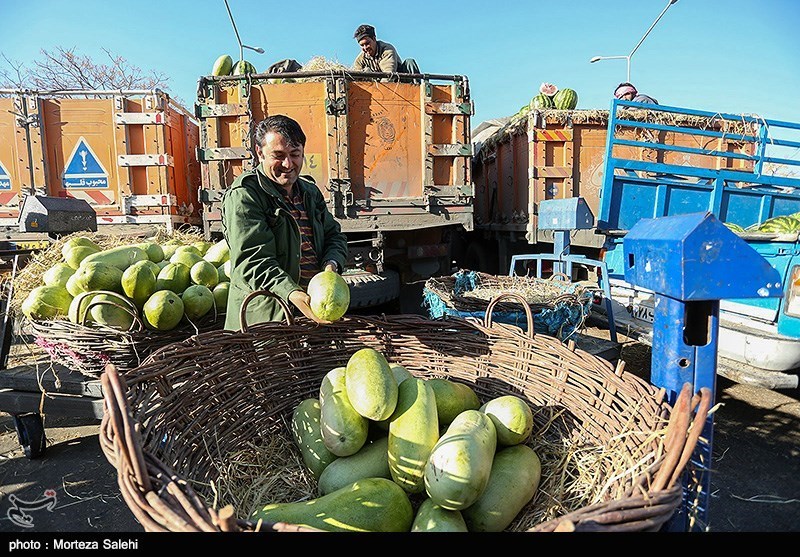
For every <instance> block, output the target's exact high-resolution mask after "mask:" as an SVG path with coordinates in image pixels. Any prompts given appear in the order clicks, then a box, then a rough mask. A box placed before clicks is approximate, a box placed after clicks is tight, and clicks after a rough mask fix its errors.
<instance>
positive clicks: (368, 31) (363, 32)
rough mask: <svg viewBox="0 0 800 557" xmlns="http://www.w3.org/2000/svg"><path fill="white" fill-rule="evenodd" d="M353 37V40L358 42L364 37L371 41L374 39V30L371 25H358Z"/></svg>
mask: <svg viewBox="0 0 800 557" xmlns="http://www.w3.org/2000/svg"><path fill="white" fill-rule="evenodd" d="M353 37H354V38H355V40H357V41H360V40H361V39H363V38H364V37H369V38H371V39H374V38H375V28H374V27H373V26H372V25H367V24H366V23H365V24H364V25H359V26H358V28H357V29H356V32H355V33H353Z"/></svg>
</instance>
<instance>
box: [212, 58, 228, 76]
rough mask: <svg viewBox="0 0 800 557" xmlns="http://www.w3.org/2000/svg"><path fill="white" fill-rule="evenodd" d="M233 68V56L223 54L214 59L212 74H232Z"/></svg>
mask: <svg viewBox="0 0 800 557" xmlns="http://www.w3.org/2000/svg"><path fill="white" fill-rule="evenodd" d="M231 69H233V58H231V57H230V55H229V54H223V55H222V56H220V57H219V58H217V59H216V61H214V66H213V67H212V68H211V75H215V76H220V75H230V73H231Z"/></svg>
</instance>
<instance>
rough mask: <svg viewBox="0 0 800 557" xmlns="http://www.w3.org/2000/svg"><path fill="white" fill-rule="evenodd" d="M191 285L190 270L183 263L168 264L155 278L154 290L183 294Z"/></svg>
mask: <svg viewBox="0 0 800 557" xmlns="http://www.w3.org/2000/svg"><path fill="white" fill-rule="evenodd" d="M191 284H192V276H191V269H190V268H189V267H187V266H186V265H184V264H183V263H168V264H166V265H165V266H164V268H163V269H161V271H159V273H158V276H157V277H156V290H157V291H158V290H171V291H172V292H174V293H175V294H183V291H184V290H186V289H187V288H188V287H189V285H191Z"/></svg>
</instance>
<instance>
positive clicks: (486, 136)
mask: <svg viewBox="0 0 800 557" xmlns="http://www.w3.org/2000/svg"><path fill="white" fill-rule="evenodd" d="M631 117H632V118H633V119H638V118H645V117H647V116H646V115H645V114H643V111H640V112H639V114H636V113H634V114H633V115H632V116H631ZM675 118H677V119H678V120H681V121H675V122H672V123H674V124H676V125H683V126H690V127H697V128H704V129H713V128H715V126H718V123H717V122H715V121H713V120H711V119H705V118H702V119H701V118H691V119H688V118H687V117H682V116H681V115H675ZM478 128H482V130H483V131H482V132H479V130H478V129H476V131H475V137H476V138H479V139H480V138H482V140H481V141H480V142H479V144H478V146H477V149H476V151H477V152H476V156H475V166H474V168H473V178H474V181H475V208H474V215H475V233H474V235H473V237H472V238H470V239H469V240H468V242H469V244H470V245H469V247H468V248H467V255H466V256H465V257H466V260H465V266H470V265H472V266H476V268H477V267H481V268H488V269H490V271H491V272H501V273H503V274H505V273H507V272H508V268H509V267H508V266H509V264H510V260H511V256H512V255H516V254H520V253H535V252H543V251H550V249H551V248H550V244H551V243H552V242H553V231H552V230H540V229H539V228H538V223H537V214H538V204H539V202H541V201H544V200H548V199H565V198H569V197H582V198H584V199H585V200H586V203H587V205H588V206H589V208H590V209H591V210H592V212H593V214H594V215H595V217H597V216H598V214H599V208H600V194H601V191H602V188H603V171H604V155H605V148H606V140H607V134H608V111H607V110H531V111H530V112H523V113H521V114H517V115H515V116H514V117H511V118H509V119H503V120H501V121H500V122H499V123H496V124H495V125H494V126H493V127H492V126H479V127H478ZM625 133H630V134H631V137H630V138H628V139H637V140H639V141H647V140H648V138H647V137H646V133H651V132H650V130H644V131H643V130H636V131H629V132H628V131H626V132H625ZM643 133H644V135H643ZM661 133H663V134H665V137H663V138H661V141H663V142H665V143H668V144H674V145H685V146H689V147H701V146H700V145H697V144H696V141H697V137H696V136H695V137H690V136H687V135H686V134H676V133H672V132H661ZM634 135H635V137H634ZM713 141H714V142H715V143H716V142H717V141H718V140H716V139H714V140H713ZM715 148H716V149H717V150H719V151H727V152H746V153H749V154H752V152H753V149H754V146H753V144H751V143H743V142H740V141H733V140H730V139H722V140H719V144H718V145H716V146H715ZM625 149H628V150H631V151H635V152H633V153H628V154H626V155H625V156H626V157H630V158H638V159H640V160H647V159H648V157H653V156H656V150H655V149H653V150H650V149H641V148H639V149H637V148H634V147H625ZM621 156H622V155H621ZM658 156H660V157H667V159H668V160H665V161H663V162H667V163H671V164H684V165H690V166H707V165H708V164H709V163H708V157H702V156H699V155H692V154H687V153H681V152H674V153H673V152H664V151H663V150H662V151H659V155H658ZM669 159H671V160H669ZM715 164H719V165H722V164H724V165H727V167H728V168H731V169H736V168H743V165H747V164H752V163H747V162H746V161H742V160H741V159H735V158H727V159H722V158H720V159H718V160H717V162H716V163H715ZM604 240H605V237H604V236H603V235H600V234H596V233H595V231H594V230H591V229H590V230H573V231H571V232H570V242H571V245H572V246H573V247H574V248H575V249H574V250H573V251H574V252H575V253H581V252H583V253H585V254H588V255H591V256H594V257H597V256H598V254H599V249H600V248H601V247H602V244H603V242H604Z"/></svg>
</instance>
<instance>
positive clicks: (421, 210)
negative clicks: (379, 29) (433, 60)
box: [196, 72, 473, 234]
mask: <svg viewBox="0 0 800 557" xmlns="http://www.w3.org/2000/svg"><path fill="white" fill-rule="evenodd" d="M377 77H385V76H384V75H383V74H376V75H374V76H373V74H364V75H362V74H361V73H359V72H355V73H342V72H295V73H283V74H280V79H276V76H275V75H274V74H272V75H270V74H260V75H251V76H249V77H248V78H245V77H244V76H242V77H224V78H213V77H204V78H201V79H200V82H199V87H198V102H197V110H196V115H197V116H198V118H199V119H200V145H199V148H198V153H199V155H200V156H199V159H200V161H201V172H202V183H203V190H202V193H201V198H202V202H203V222H204V228H205V230H206V233H207V234H211V233H214V232H219V231H220V230H221V228H220V224H221V223H220V218H221V217H220V206H219V203H220V201H221V198H222V194H223V193H224V191H225V190H226V189H227V188H228V187H229V186H230V184H231V183H233V181H234V179H235V178H236V177H237V176H238V175H239V174H241V172H242V171H244V170H249V169H251V168H252V166H253V164H254V163H255V156H254V155H255V149H254V145H253V136H252V132H253V129H254V127H255V126H256V125H257V123H258V122H259V121H261V120H262V119H263V118H264V117H266V116H269V115H271V114H286V115H288V116H290V117H292V118H294V119H295V120H297V121H298V122H299V123H300V125H301V127H302V128H303V131H304V132H305V135H306V138H307V143H306V148H305V163H304V166H303V171H302V172H303V174H307V175H310V176H311V177H313V178H314V180H315V182H316V184H317V186H318V187H319V188H320V190H321V191H322V193H323V195H324V196H325V198H326V199H327V200H328V202H329V205H330V208H331V210H332V212H333V214H334V216H335V217H336V218H337V220H339V221H340V223H341V224H342V228H343V230H346V231H351V232H356V231H364V232H366V231H373V230H381V231H384V232H385V231H391V230H414V229H418V228H427V227H438V226H443V225H451V224H461V225H463V226H464V227H465V228H467V229H468V230H471V229H472V195H473V189H472V183H471V175H470V165H469V161H470V159H471V156H472V144H471V141H470V131H469V130H470V127H469V117H470V115H471V114H472V112H473V110H472V104H471V101H470V99H469V88H468V85H467V81H466V78H464V77H463V76H435V75H427V74H425V75H424V76H422V77H421V78H420V79H416V80H413V81H412V80H406V81H390V82H386V81H379V80H377V79H376V78H377ZM292 80H293V81H292ZM276 81H280V82H276ZM441 82H444V83H441Z"/></svg>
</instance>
